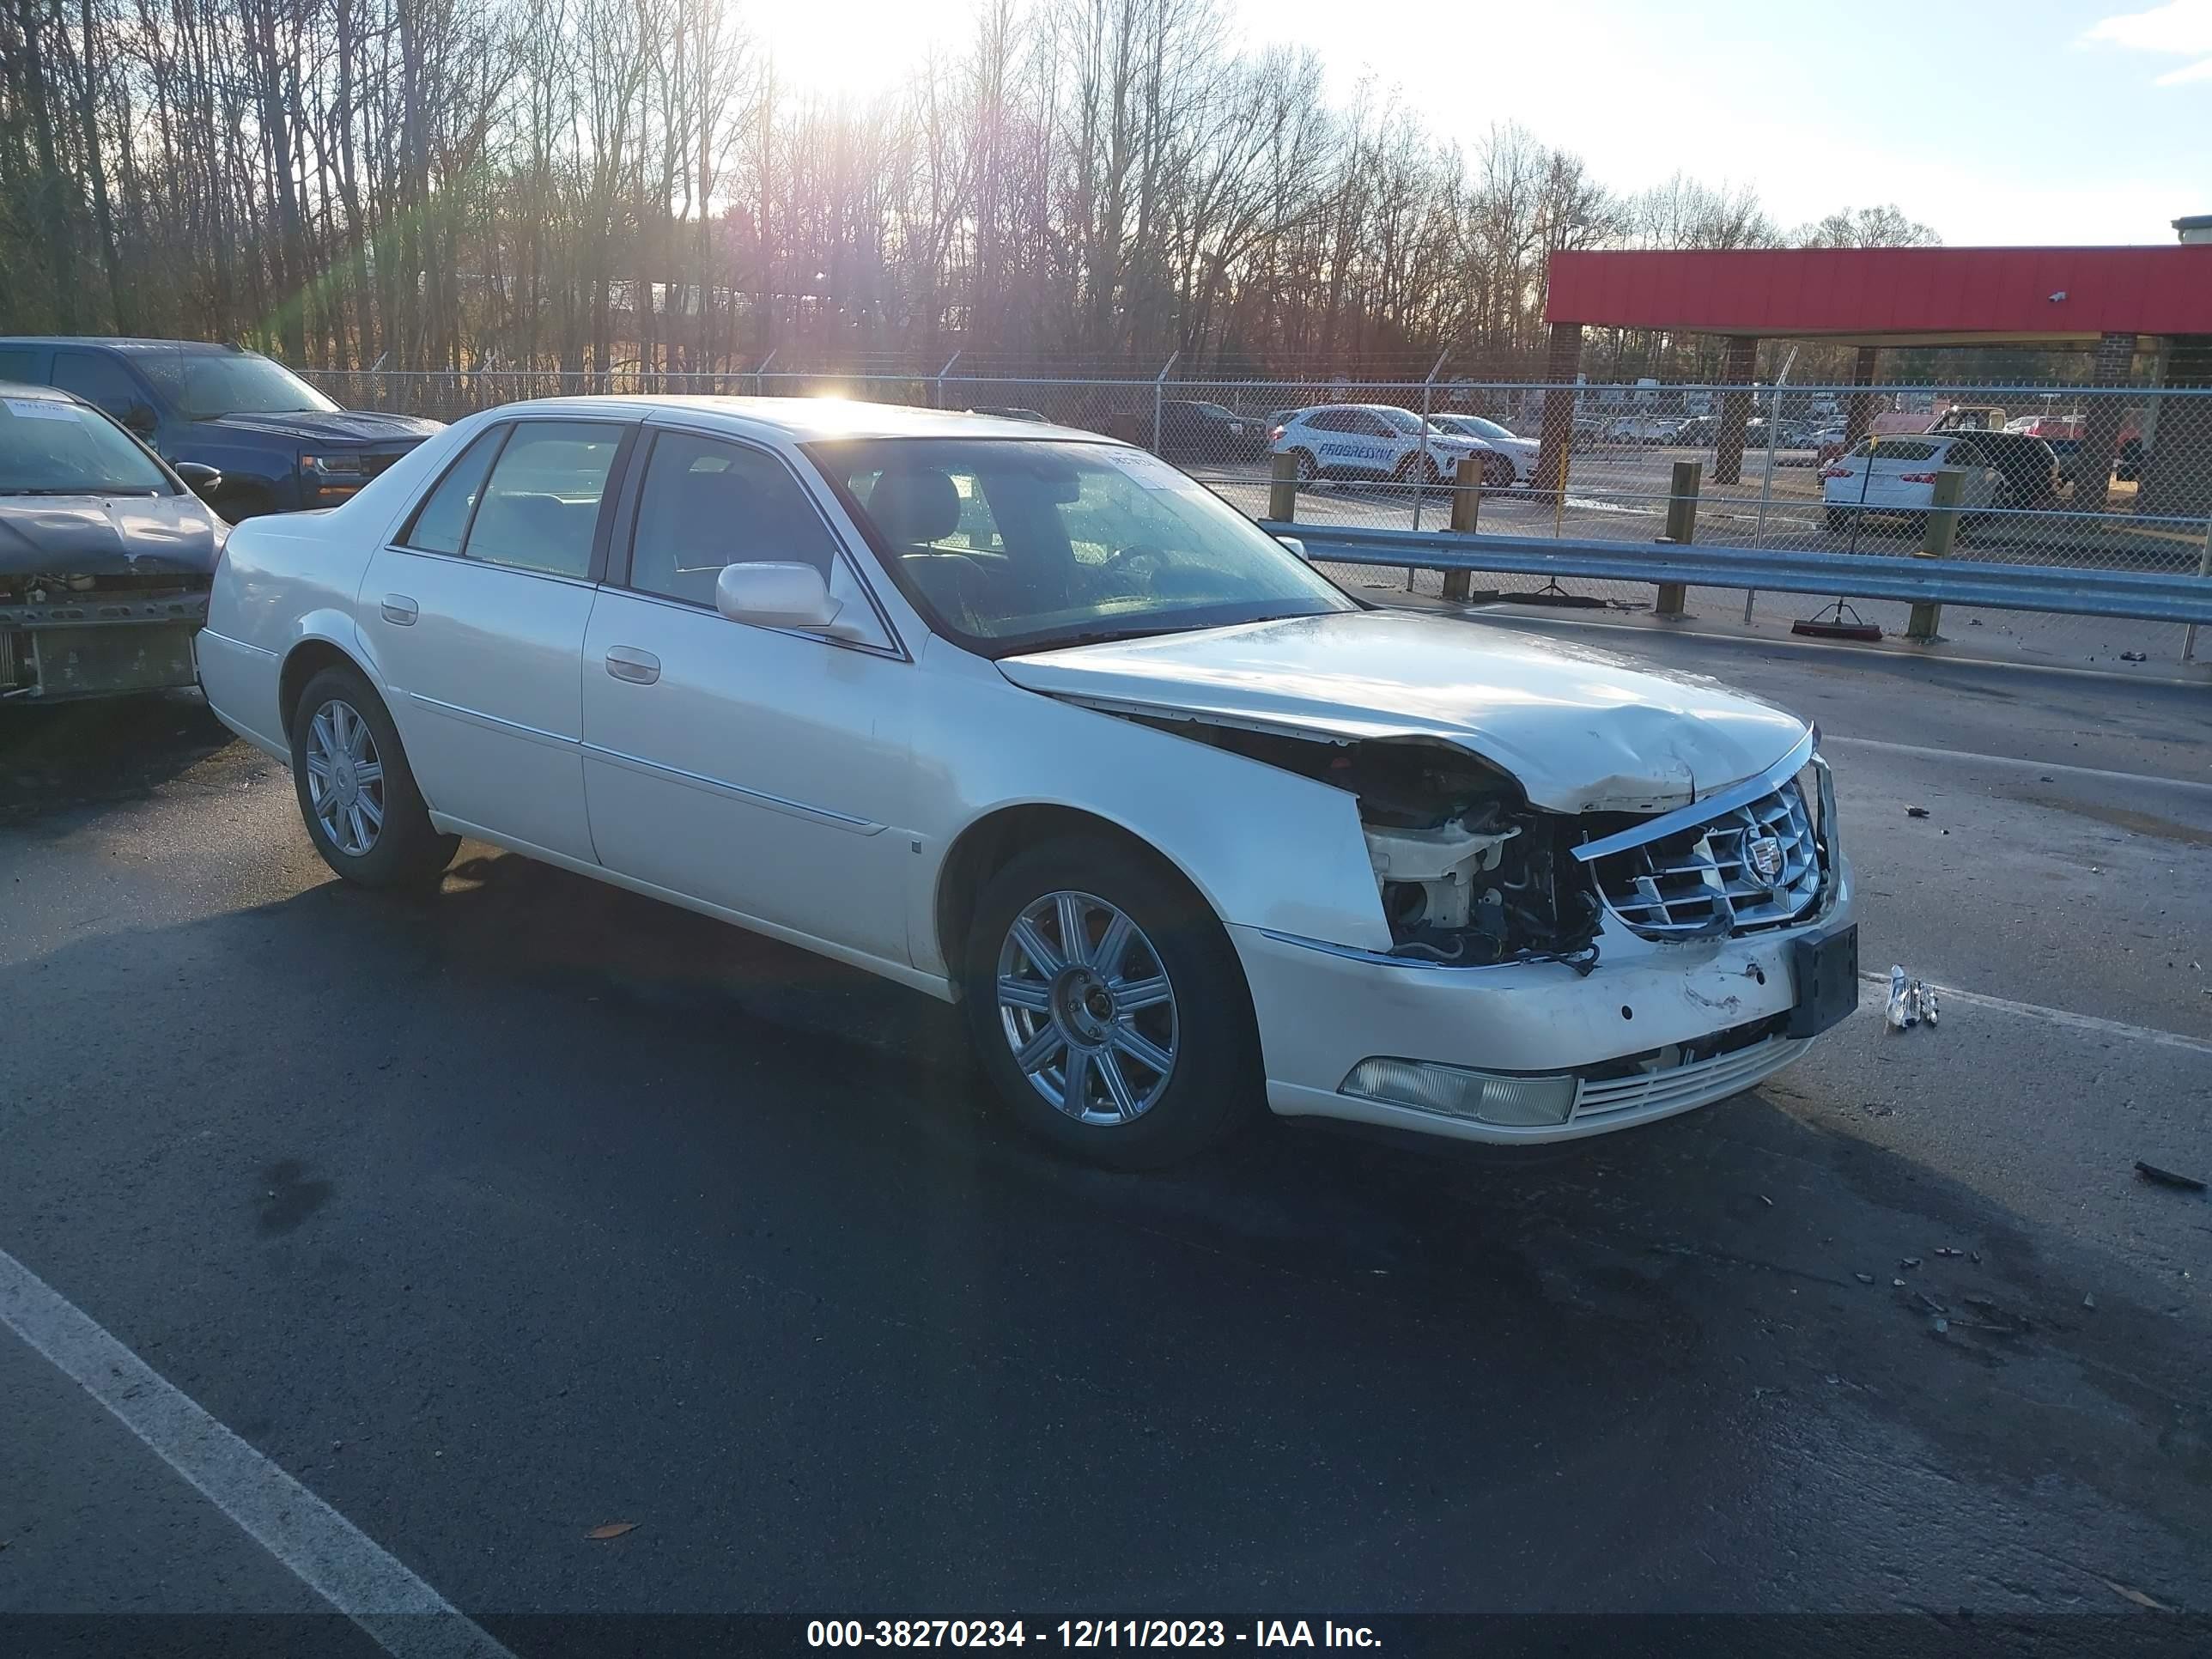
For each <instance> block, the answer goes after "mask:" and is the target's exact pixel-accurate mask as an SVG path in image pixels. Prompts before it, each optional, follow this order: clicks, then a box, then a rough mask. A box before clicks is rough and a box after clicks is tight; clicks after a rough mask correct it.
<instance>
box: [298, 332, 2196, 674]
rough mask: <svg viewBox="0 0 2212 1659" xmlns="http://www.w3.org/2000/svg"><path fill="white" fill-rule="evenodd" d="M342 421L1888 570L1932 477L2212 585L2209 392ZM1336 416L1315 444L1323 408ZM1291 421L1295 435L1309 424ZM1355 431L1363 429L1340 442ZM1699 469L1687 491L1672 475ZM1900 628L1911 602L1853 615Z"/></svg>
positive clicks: (354, 395)
mask: <svg viewBox="0 0 2212 1659" xmlns="http://www.w3.org/2000/svg"><path fill="white" fill-rule="evenodd" d="M307 378H309V379H310V380H313V381H314V382H315V383H316V384H317V385H318V386H319V387H320V388H321V389H322V390H323V391H325V392H327V393H328V394H329V395H330V396H331V397H332V398H336V399H337V401H338V402H340V403H342V404H347V405H348V406H349V407H354V408H362V409H380V410H395V411H398V412H402V413H407V414H415V415H427V416H433V417H435V418H437V419H441V420H454V419H458V418H459V417H460V416H464V415H467V414H471V413H473V412H475V411H476V410H481V409H484V408H489V407H491V406H493V405H495V404H507V403H512V402H514V401H517V400H519V399H523V398H550V397H567V396H577V395H589V394H613V395H641V394H649V395H672V396H704V397H800V398H811V397H845V398H858V399H866V400H869V401H875V402H884V403H896V404H915V405H921V406H926V407H933V408H940V409H947V410H986V411H989V412H992V413H996V414H1002V415H1009V416H1016V417H1024V416H1026V417H1030V418H1036V419H1042V420H1046V421H1050V422H1056V423H1059V424H1062V425H1067V426H1073V427H1079V428H1084V429H1085V430H1089V431H1094V432H1100V433H1104V434H1106V435H1109V436H1112V437H1115V438H1120V439H1123V440H1125V441H1128V442H1132V443H1136V444H1140V445H1143V446H1144V447H1146V448H1149V449H1152V450H1154V451H1156V452H1157V453H1159V454H1160V455H1162V456H1163V457H1164V459H1169V460H1170V461H1173V462H1175V463H1176V465H1179V466H1182V467H1183V468H1184V469H1185V470H1186V471H1189V472H1191V473H1192V474H1193V475H1194V476H1195V477H1199V478H1200V479H1202V480H1204V481H1205V482H1206V483H1207V484H1209V485H1210V486H1211V487H1212V488H1213V489H1216V490H1217V491H1218V493H1220V494H1221V495H1223V496H1224V497H1225V499H1227V500H1228V501H1231V502H1232V503H1233V504H1234V505H1236V506H1237V507H1239V508H1241V509H1243V511H1245V512H1247V513H1251V514H1252V515H1253V516H1255V517H1262V516H1265V515H1266V513H1267V507H1268V492H1269V483H1270V477H1271V468H1272V466H1273V464H1274V460H1275V457H1276V456H1277V455H1279V454H1292V455H1294V457H1295V458H1296V459H1295V460H1294V462H1293V464H1294V465H1297V466H1298V469H1299V471H1300V473H1301V475H1302V478H1303V482H1302V483H1301V484H1300V487H1299V489H1298V492H1297V518H1298V519H1299V520H1304V521H1308V522H1314V523H1334V524H1350V525H1370V526H1382V527H1389V528H1411V529H1443V528H1444V527H1445V526H1446V525H1447V524H1448V523H1449V520H1450V516H1451V512H1452V501H1451V497H1452V495H1453V493H1454V492H1453V489H1452V487H1451V483H1450V480H1451V477H1452V462H1453V459H1454V458H1455V454H1456V453H1459V452H1457V451H1455V450H1454V449H1453V447H1452V442H1453V441H1455V440H1462V441H1464V440H1468V439H1472V440H1474V441H1476V442H1479V443H1480V444H1481V445H1483V446H1484V447H1485V452H1486V459H1483V461H1482V465H1483V466H1484V469H1485V472H1486V477H1487V479H1488V483H1486V487H1485V488H1484V489H1482V491H1481V494H1480V500H1479V502H1477V503H1475V504H1474V505H1475V508H1476V511H1475V517H1476V521H1477V526H1478V529H1479V530H1480V531H1484V532H1493V533H1503V534H1511V535H1520V536H1528V535H1538V536H1544V535H1548V536H1566V537H1575V538H1589V539H1603V540H1617V541H1623V542H1652V541H1656V540H1657V539H1659V538H1661V537H1662V536H1663V535H1664V534H1665V533H1666V528H1667V521H1668V510H1669V507H1670V506H1671V505H1674V504H1675V503H1676V502H1677V499H1678V490H1677V482H1678V478H1679V479H1680V481H1681V482H1683V483H1685V484H1686V485H1688V486H1689V489H1690V491H1692V492H1693V493H1694V495H1695V497H1696V501H1695V531H1694V534H1695V539H1696V540H1697V541H1699V543H1701V544H1707V545H1712V546H1723V547H1726V546H1741V547H1747V548H1749V547H1760V548H1767V549H1774V550H1785V551H1786V550H1809V551H1820V552H1840V553H1853V552H1869V553H1887V554H1900V553H1906V552H1910V551H1911V550H1914V549H1915V548H1916V547H1917V546H1918V545H1919V544H1920V542H1921V538H1922V536H1923V530H1924V526H1925V525H1926V523H1927V520H1928V511H1929V507H1931V506H1932V505H1935V504H1936V495H1935V492H1936V490H1937V489H1939V488H1941V489H1950V488H1952V487H1954V486H1952V485H1950V484H1948V483H1946V484H1942V485H1939V484H1938V483H1937V479H1938V477H1939V475H1942V474H1944V473H1948V472H1955V473H1958V474H1959V475H1960V478H1959V480H1958V483H1957V484H1956V486H1955V487H1956V488H1957V489H1959V491H1960V495H1959V501H1958V505H1959V507H1960V519H1959V530H1958V533H1957V535H1956V538H1955V539H1954V542H1953V544H1952V545H1951V548H1950V550H1949V552H1948V556H1949V557H1952V558H1956V559H1978V560H1987V561H1992V562H2014V563H2027V564H2048V565H2058V566H2067V567H2073V568H2105V569H2116V570H2156V571H2176V570H2201V571H2204V572H2205V573H2206V574H2207V576H2208V580H2212V388H2152V387H2146V386H2124V387H2090V386H2059V385H2045V386H1899V385H1885V386H1789V385H1784V386H1736V385H1730V386H1723V385H1701V386H1683V385H1671V384H1670V385H1655V384H1651V383H1648V382H1639V383H1638V384H1635V385H1603V386H1600V385H1587V384H1577V385H1574V386H1541V385H1531V384H1526V383H1519V382H1478V381H1469V380H1423V381H1405V380H1397V381H1388V382H1376V383H1353V382H1349V381H1346V380H1305V381H1289V380H1236V381H1228V380H1176V379H1171V378H1169V377H1168V376H1167V375H1165V374H1163V375H1161V376H1158V377H1156V378H1153V379H1149V380H1146V379H1134V378H1127V379H1110V378H1090V377H1073V376H1071V377H1067V378H1053V377H1048V376H1036V375H1029V376H1023V377H1019V378H1012V377H1005V378H1001V377H987V376H981V375H962V374H953V373H950V372H948V373H945V374H935V375H931V374H866V375H848V374H816V373H809V372H803V371H798V370H779V369H776V368H774V367H773V365H772V364H771V365H769V366H764V367H763V368H761V369H758V370H754V371H748V372H743V373H732V374H659V373H646V372H640V371H635V370H617V371H613V372H608V373H556V372H551V371H545V372H531V371H511V370H496V371H484V372H477V373H451V374H447V373H432V374H419V373H404V374H403V373H385V372H361V373H318V374H310V375H309V376H308V377H307ZM1316 410H1334V411H1345V412H1343V413H1340V414H1338V415H1332V416H1330V417H1329V418H1328V421H1326V422H1323V424H1322V428H1316V423H1315V422H1316V415H1315V411H1316ZM1302 412H1303V416H1304V418H1303V419H1301V418H1299V417H1300V416H1301V414H1302ZM1332 424H1334V425H1345V426H1350V427H1352V428H1354V429H1352V430H1351V431H1340V432H1330V431H1328V429H1327V428H1328V426H1330V425H1332ZM1685 465H1687V466H1689V467H1694V468H1695V469H1696V474H1695V478H1694V483H1692V481H1691V479H1690V477H1689V475H1687V474H1686V473H1685V471H1684V467H1685ZM1333 574H1337V575H1338V576H1339V577H1340V580H1345V581H1346V583H1348V584H1352V585H1359V584H1366V585H1375V584H1378V583H1392V584H1394V585H1395V586H1401V587H1405V588H1409V589H1413V590H1415V591H1419V592H1428V593H1431V594H1434V593H1437V592H1440V591H1441V588H1442V583H1443V577H1442V574H1441V573H1439V572H1436V571H1426V570H1409V571H1404V572H1399V573H1390V572H1384V571H1378V570H1376V569H1372V568H1352V567H1346V568H1342V569H1341V570H1338V571H1335V572H1334V573H1333ZM1474 591H1475V592H1477V593H1480V592H1485V591H1490V592H1497V593H1498V595H1500V596H1501V597H1502V598H1504V599H1512V600H1516V601H1518V602H1522V603H1531V604H1548V605H1566V606H1571V607H1575V608H1580V609H1604V608H1611V609H1617V610H1623V611H1628V610H1637V611H1648V610H1650V608H1651V606H1652V604H1653V597H1654V589H1653V588H1652V586H1649V585H1646V584H1643V583H1630V582H1609V581H1596V580H1576V581H1570V582H1568V583H1566V584H1565V586H1564V587H1562V586H1558V585H1554V586H1551V587H1549V588H1546V589H1542V590H1541V591H1539V590H1537V588H1536V586H1535V584H1534V583H1533V582H1531V581H1530V580H1529V579H1528V578H1526V577H1520V576H1515V575H1511V574H1501V575H1498V576H1497V577H1496V578H1495V579H1486V578H1485V577H1484V576H1483V575H1482V574H1480V573H1478V574H1476V575H1475V577H1474ZM1687 608H1688V611H1689V612H1690V614H1692V615H1693V616H1696V617H1703V618H1708V619H1712V620H1723V619H1725V620H1729V621H1735V620H1744V621H1749V620H1751V619H1752V618H1753V617H1754V616H1757V615H1759V614H1761V613H1762V611H1763V613H1764V614H1765V615H1766V616H1768V617H1772V616H1775V615H1777V614H1787V615H1789V616H1791V617H1796V616H1801V615H1804V614H1807V613H1808V612H1809V611H1812V610H1813V608H1814V607H1813V606H1811V605H1808V604H1806V603H1804V602H1803V601H1802V600H1800V599H1794V598H1789V597H1783V596H1772V597H1769V598H1765V599H1762V598H1760V597H1759V596H1758V595H1756V594H1747V593H1746V592H1743V591H1742V590H1740V589H1739V590H1729V589H1718V588H1714V589H1697V590H1692V592H1691V594H1690V595H1689V596H1688V607H1687ZM1857 609H1858V611H1859V612H1860V614H1861V615H1862V616H1863V617H1864V619H1865V620H1867V621H1869V622H1872V623H1876V624H1878V625H1879V626H1881V628H1882V629H1884V630H1885V632H1888V633H1893V634H1894V633H1900V632H1902V631H1903V629H1904V628H1905V607H1904V606H1902V605H1890V604H1885V603H1881V602H1867V603H1863V604H1861V605H1858V606H1857ZM1943 628H1944V632H1945V634H1946V635H1948V636H1949V637H1952V638H1954V639H1959V638H1965V637H1966V636H1968V635H1969V634H1970V632H1971V633H1975V634H1979V633H1980V632H1981V630H1984V629H1985V630H1988V633H1987V634H1986V635H1983V637H1988V636H1990V635H2003V636H2008V637H2009V638H2010V639H2011V640H2013V641H2015V642H2016V647H2017V648H2018V649H2019V650H2021V652H2022V653H2025V654H2027V655H2030V656H2043V657H2046V658H2049V659H2053V660H2063V661H2069V662H2079V661H2083V660H2087V661H2100V660H2112V659H2121V658H2123V657H2127V658H2130V659H2132V658H2133V657H2135V656H2137V655H2140V656H2142V657H2159V658H2165V659H2172V658H2175V657H2178V656H2180V655H2181V654H2182V653H2183V652H2184V650H2185V640H2184V635H2183V630H2182V629H2180V628H2179V627H2176V626H2170V625H2166V624H2160V623H2122V622H2109V621H2101V620H2096V619H2092V618H2087V617H2071V616H2042V615H2033V614H2027V613H2020V612H2008V611H1960V610H1955V609H1954V611H1952V612H1950V613H1948V614H1947V615H1946V617H1944V622H1943Z"/></svg>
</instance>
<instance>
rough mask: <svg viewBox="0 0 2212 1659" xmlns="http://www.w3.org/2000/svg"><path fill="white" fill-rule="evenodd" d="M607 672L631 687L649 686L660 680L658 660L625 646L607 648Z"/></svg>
mask: <svg viewBox="0 0 2212 1659" xmlns="http://www.w3.org/2000/svg"><path fill="white" fill-rule="evenodd" d="M607 672H608V673H610V674H611V675H613V676H614V677H615V678H617V679H618V680H628V681H629V683H630V684H632V685H651V684H653V682H654V681H655V680H657V679H659V678H660V659H659V658H658V657H656V656H654V655H653V653H652V652H650V651H640V650H638V649H636V648H635V647H632V646H627V645H611V646H609V647H607Z"/></svg>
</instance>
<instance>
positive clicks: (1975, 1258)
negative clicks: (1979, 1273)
mask: <svg viewBox="0 0 2212 1659" xmlns="http://www.w3.org/2000/svg"><path fill="white" fill-rule="evenodd" d="M1966 1260H1967V1261H1971V1262H1972V1263H1973V1264H1974V1265H1975V1266H1976V1267H1980V1266H1981V1265H1982V1253H1981V1252H1980V1251H1979V1250H1969V1251H1967V1252H1966Z"/></svg>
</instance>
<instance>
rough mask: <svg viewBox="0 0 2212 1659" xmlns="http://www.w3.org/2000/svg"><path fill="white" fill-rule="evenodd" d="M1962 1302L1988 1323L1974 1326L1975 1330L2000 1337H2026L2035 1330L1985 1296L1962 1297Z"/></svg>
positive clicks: (2016, 1315)
mask: <svg viewBox="0 0 2212 1659" xmlns="http://www.w3.org/2000/svg"><path fill="white" fill-rule="evenodd" d="M1960 1300H1961V1301H1962V1302H1964V1303H1965V1304H1966V1306H1967V1307H1969V1308H1972V1310H1974V1311H1975V1312H1976V1313H1978V1314H1979V1315H1980V1316H1982V1318H1983V1319H1984V1321H1985V1323H1983V1324H1979V1325H1975V1326H1972V1329H1974V1330H1978V1331H1995V1332H1996V1334H1998V1335H2000V1336H2025V1335H2027V1334H2028V1333H2029V1332H2030V1331H2033V1329H2034V1328H2035V1327H2034V1326H2033V1325H2031V1324H2029V1323H2028V1322H2027V1320H2025V1319H2023V1318H2021V1316H2019V1315H2018V1314H2016V1313H2014V1312H2012V1311H2011V1310H2008V1309H2006V1308H2001V1307H1999V1306H1998V1305H1997V1304H1996V1303H1994V1302H1992V1301H1990V1299H1989V1297H1985V1296H1969V1297H1961V1298H1960Z"/></svg>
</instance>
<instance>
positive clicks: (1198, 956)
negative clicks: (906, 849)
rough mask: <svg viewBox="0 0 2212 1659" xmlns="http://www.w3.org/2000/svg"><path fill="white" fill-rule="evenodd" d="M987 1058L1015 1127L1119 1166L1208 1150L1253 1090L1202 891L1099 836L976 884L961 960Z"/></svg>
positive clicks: (1238, 992) (1243, 1030)
mask: <svg viewBox="0 0 2212 1659" xmlns="http://www.w3.org/2000/svg"><path fill="white" fill-rule="evenodd" d="M962 992H963V1000H964V1001H965V1004H966V1008H967V1013H968V1024H969V1036H971V1038H972V1039H973V1040H974V1042H975V1049H976V1053H977V1054H978V1056H979V1057H980V1059H981V1061H982V1065H983V1069H984V1070H985V1071H986V1072H987V1073H989V1075H990V1078H991V1081H992V1083H993V1084H994V1085H995V1086H996V1087H997V1089H998V1091H999V1093H1000V1097H1001V1098H1002V1099H1004V1100H1005V1102H1006V1104H1007V1106H1008V1107H1009V1108H1010V1109H1012V1112H1013V1115H1014V1116H1015V1117H1016V1118H1017V1119H1018V1120H1019V1121H1021V1123H1022V1124H1023V1125H1024V1127H1026V1128H1028V1129H1029V1130H1030V1131H1031V1132H1032V1133H1036V1134H1037V1135H1039V1136H1041V1137H1042V1138H1043V1139H1046V1140H1048V1141H1050V1142H1051V1143H1052V1144H1053V1145H1054V1146H1058V1147H1059V1148H1060V1149H1061V1150H1062V1151H1064V1152H1072V1153H1073V1154H1074V1155H1075V1156H1076V1157H1078V1158H1083V1159H1085V1160H1086V1161H1088V1162H1091V1163H1094V1164H1105V1165H1108V1166H1109V1167H1111V1168H1115V1169H1121V1170H1149V1169H1158V1168H1160V1167H1162V1166H1164V1165H1166V1164H1174V1163H1176V1162H1179V1161H1180V1160H1182V1159H1184V1158H1189V1157H1191V1156H1193V1155H1194V1154H1195V1153H1197V1152H1201V1151H1203V1150H1204V1149H1205V1148H1206V1147H1207V1146H1212V1145H1213V1144H1214V1143H1215V1142H1217V1141H1218V1140H1221V1139H1224V1138H1225V1137H1226V1136H1227V1135H1228V1134H1229V1133H1231V1132H1232V1131H1233V1130H1234V1129H1235V1128H1236V1127H1238V1125H1239V1124H1240V1123H1242V1122H1243V1121H1244V1120H1245V1119H1246V1118H1247V1117H1249V1116H1250V1115H1252V1114H1253V1113H1254V1111H1255V1109H1256V1108H1257V1106H1258V1105H1259V1103H1260V1098H1261V1068H1260V1045H1259V1039H1258V1035H1257V1032H1256V1030H1255V1025H1254V1023H1253V1018H1252V1008H1251V1000H1250V996H1249V993H1248V992H1247V990H1246V988H1245V984H1244V974H1243V967H1242V965H1241V964H1240V963H1238V962H1237V953H1236V951H1234V950H1233V949H1232V948H1231V945H1230V943H1229V936H1228V935H1227V933H1225V932H1224V931H1223V930H1222V927H1221V924H1220V923H1219V922H1218V921H1216V920H1215V918H1214V916H1213V915H1212V912H1211V911H1209V910H1208V909H1207V908H1206V906H1205V905H1204V903H1203V902H1200V900H1198V899H1197V898H1196V897H1195V896H1194V895H1192V894H1190V893H1189V892H1188V891H1187V890H1184V889H1183V888H1182V886H1181V884H1179V883H1177V882H1176V881H1174V880H1173V879H1171V878H1170V877H1169V876H1167V875H1166V874H1164V872H1161V871H1160V870H1158V868H1156V867H1155V866H1152V864H1151V863H1149V862H1148V861H1147V860H1144V859H1142V858H1140V857H1139V856H1138V855H1137V854H1133V853H1132V852H1130V851H1129V850H1127V849H1126V848H1122V847H1121V846H1119V845H1117V844H1115V842H1110V841H1107V840H1104V839H1103V838H1095V837H1090V836H1083V837H1072V838H1069V839H1066V840H1060V841H1054V842H1046V843H1045V844H1043V845H1042V846H1039V847H1036V848H1031V849H1030V851H1028V852H1025V853H1023V854H1019V855H1018V856H1017V857H1016V858H1015V859H1014V860H1012V862H1011V863H1009V864H1008V865H1007V866H1006V867H1005V868H1004V869H1002V870H1000V872H998V873H997V874H996V875H994V877H992V878H991V879H990V880H989V881H988V882H987V884H985V885H984V888H983V890H982V892H981V895H980V896H978V898H977V900H976V904H975V915H974V917H973V919H972V921H971V923H970V927H969V937H968V946H967V957H966V962H965V964H964V969H963V975H962Z"/></svg>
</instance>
